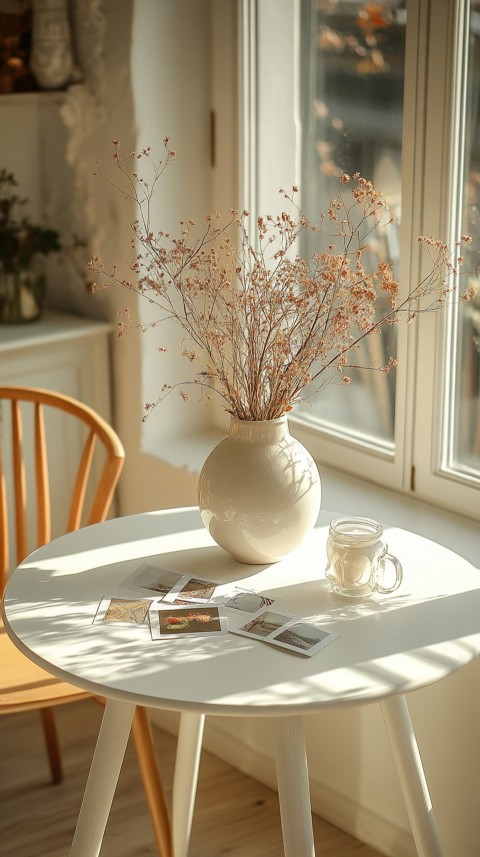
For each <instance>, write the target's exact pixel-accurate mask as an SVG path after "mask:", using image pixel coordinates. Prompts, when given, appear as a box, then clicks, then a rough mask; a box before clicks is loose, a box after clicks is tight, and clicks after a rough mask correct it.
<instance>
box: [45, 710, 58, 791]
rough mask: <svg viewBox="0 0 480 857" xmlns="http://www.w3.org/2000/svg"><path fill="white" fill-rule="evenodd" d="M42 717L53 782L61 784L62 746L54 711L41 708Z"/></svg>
mask: <svg viewBox="0 0 480 857" xmlns="http://www.w3.org/2000/svg"><path fill="white" fill-rule="evenodd" d="M40 717H41V719H42V726H43V734H44V737H45V744H46V747H47V753H48V761H49V763H50V771H51V774H52V782H53V783H55V784H57V783H61V782H62V780H63V770H62V760H61V758H60V745H59V743H58V735H57V727H56V725H55V718H54V716H53V711H52V709H51V708H41V709H40Z"/></svg>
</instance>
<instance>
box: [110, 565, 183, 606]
mask: <svg viewBox="0 0 480 857" xmlns="http://www.w3.org/2000/svg"><path fill="white" fill-rule="evenodd" d="M184 578H185V575H184V574H181V573H180V572H178V571H169V570H168V569H167V568H162V567H161V566H159V565H152V564H149V563H146V564H145V565H141V566H140V567H139V568H137V569H136V570H135V571H134V572H133V574H131V575H130V576H129V577H127V578H126V579H125V580H123V581H122V583H121V584H120V586H122V587H124V588H126V589H144V590H147V591H149V592H155V594H156V597H157V598H164V597H165V595H167V594H168V593H169V592H171V590H172V589H173V588H174V587H175V586H177V587H178V585H179V584H180V581H181V580H184Z"/></svg>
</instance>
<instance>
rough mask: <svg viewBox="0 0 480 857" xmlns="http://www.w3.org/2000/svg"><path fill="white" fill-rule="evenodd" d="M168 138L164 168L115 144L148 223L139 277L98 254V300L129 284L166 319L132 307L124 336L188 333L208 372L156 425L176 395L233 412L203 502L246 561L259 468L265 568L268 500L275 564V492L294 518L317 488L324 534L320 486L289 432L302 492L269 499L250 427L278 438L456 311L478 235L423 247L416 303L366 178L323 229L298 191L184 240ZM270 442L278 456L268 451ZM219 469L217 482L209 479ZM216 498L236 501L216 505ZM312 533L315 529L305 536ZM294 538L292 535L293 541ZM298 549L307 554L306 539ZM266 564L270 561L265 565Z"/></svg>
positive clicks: (289, 458) (288, 460)
mask: <svg viewBox="0 0 480 857" xmlns="http://www.w3.org/2000/svg"><path fill="white" fill-rule="evenodd" d="M163 143H164V149H165V156H164V158H163V160H161V161H159V162H156V161H154V160H153V159H152V157H151V152H150V148H146V149H143V150H142V151H141V152H138V153H136V152H130V153H129V154H128V155H126V156H122V153H121V151H120V145H119V142H118V140H114V141H113V144H114V153H113V160H114V165H115V167H116V168H117V170H118V172H119V177H120V178H119V185H118V184H116V183H115V182H114V181H112V179H111V178H110V177H107V176H105V175H104V173H103V172H100V173H99V175H100V176H102V177H103V178H104V179H106V180H107V181H108V183H109V185H111V186H112V185H113V187H115V188H116V189H117V190H119V191H121V192H122V194H123V195H124V197H125V198H127V199H128V200H129V201H133V202H135V203H136V205H137V207H138V219H137V220H135V221H134V223H133V224H132V229H133V241H132V246H133V248H134V253H135V256H134V258H133V259H132V262H131V264H130V270H131V271H133V273H134V275H135V281H134V280H132V279H130V278H129V277H128V276H127V277H122V276H120V275H119V274H118V272H117V268H116V266H113V267H112V268H108V269H107V268H105V267H104V265H103V264H102V261H101V259H100V258H99V256H93V257H92V259H91V260H90V263H89V269H90V270H91V271H95V272H96V273H98V274H100V275H101V277H102V282H101V283H94V284H93V285H92V291H96V290H97V289H101V288H106V287H108V286H109V285H114V286H120V287H122V288H125V289H127V290H129V291H134V292H137V293H138V294H139V295H140V296H141V297H143V298H144V299H145V300H146V301H147V302H148V303H149V305H150V306H151V308H152V310H158V313H159V317H156V316H155V317H154V316H152V321H151V322H149V323H148V322H147V323H144V324H137V323H136V322H135V321H134V320H131V319H130V316H129V313H128V310H121V311H120V312H119V316H120V321H119V329H118V334H119V336H122V335H123V334H124V333H125V331H126V330H128V328H129V327H136V328H139V329H141V330H142V331H145V330H148V329H149V328H150V327H157V326H158V324H159V322H160V321H161V320H165V319H168V321H169V322H170V323H177V324H178V325H179V326H180V329H181V331H182V337H183V338H182V340H181V345H180V352H181V354H182V356H183V357H185V358H186V360H187V361H189V362H190V363H191V364H194V365H195V364H196V365H197V367H198V370H197V371H196V373H195V374H194V376H193V377H191V378H190V379H189V380H188V381H185V383H172V384H168V383H164V384H163V385H162V386H161V388H160V395H159V397H158V399H157V401H155V402H151V403H147V405H146V416H147V415H148V414H149V413H150V412H151V411H152V409H153V408H155V406H156V405H157V404H158V403H159V402H160V401H162V400H163V399H165V398H166V397H167V396H169V395H170V394H171V393H172V391H173V390H175V389H177V390H178V391H179V393H180V395H181V397H182V398H183V399H184V400H185V401H188V399H189V395H188V394H187V392H186V387H187V384H190V385H191V390H193V393H194V394H195V393H196V394H197V396H198V397H199V398H200V399H201V400H202V399H203V400H205V399H210V398H211V397H212V395H214V394H216V395H218V396H220V398H221V400H222V401H223V405H224V408H225V410H226V411H227V413H229V414H230V415H231V417H233V420H232V432H231V436H230V438H229V440H228V441H224V442H223V445H222V443H221V444H220V446H219V447H217V450H216V451H215V452H214V453H213V454H212V461H211V462H210V463H209V465H208V467H207V472H206V475H205V473H204V474H202V477H201V479H200V485H199V505H200V506H201V507H202V508H203V516H204V520H205V521H206V523H207V526H208V527H209V529H210V532H211V535H212V536H213V538H214V539H217V538H218V540H219V543H222V542H221V540H225V539H226V538H227V537H226V536H225V533H226V532H227V531H228V530H229V531H230V532H229V535H228V545H229V546H228V547H227V550H230V551H231V552H232V553H233V555H234V556H238V557H240V551H239V548H238V544H237V543H236V542H235V538H234V537H233V535H232V533H233V529H234V524H233V523H231V522H235V526H236V525H237V524H238V530H239V531H240V530H241V528H242V520H241V519H242V517H243V519H245V518H246V515H247V505H246V500H245V499H244V498H245V497H246V494H247V491H246V487H245V483H246V481H247V473H250V474H251V476H249V477H248V481H250V480H252V485H253V484H255V486H256V487H255V489H253V488H252V493H253V494H255V493H256V494H257V499H258V503H257V504H256V507H255V504H254V503H253V500H250V501H249V502H250V503H251V504H252V508H253V512H252V515H253V518H254V519H255V520H256V521H257V524H253V525H252V524H251V523H249V524H248V525H247V526H246V527H245V529H244V534H243V537H242V538H243V543H244V546H245V549H246V543H247V542H248V541H249V540H250V541H251V542H252V544H253V549H252V551H250V552H249V553H248V556H249V557H250V559H249V560H248V561H250V562H251V561H254V562H255V561H257V562H263V561H267V560H266V559H260V555H261V545H260V542H261V535H260V530H259V527H260V524H259V523H258V522H259V520H260V516H261V510H260V511H259V504H261V503H262V502H263V503H264V506H265V510H264V511H265V519H266V524H265V530H264V533H263V538H264V539H265V543H267V542H270V543H269V545H268V549H267V550H266V551H265V553H264V556H265V557H267V556H268V557H271V551H272V542H273V540H274V539H273V538H270V536H271V534H272V532H273V529H272V528H274V527H275V526H277V537H278V539H279V542H280V541H281V536H280V531H281V529H282V526H283V527H285V530H288V528H289V527H290V526H291V524H289V523H287V516H286V515H285V517H284V521H283V525H282V523H281V522H280V520H278V521H277V520H276V518H275V512H273V513H272V510H271V505H270V501H271V500H272V499H273V500H276V498H275V497H270V496H268V495H269V494H270V493H274V492H278V493H281V492H282V491H283V492H284V493H285V496H284V497H283V498H282V502H285V503H286V501H287V498H289V499H290V501H291V504H292V506H293V507H295V506H296V505H297V510H296V509H295V508H294V509H293V511H292V515H293V518H295V515H296V514H297V511H299V510H300V506H301V504H300V498H301V496H302V487H303V489H305V487H306V486H307V485H310V483H311V482H314V483H315V485H316V487H315V488H312V489H311V493H312V498H311V499H312V504H313V505H314V506H315V508H316V511H315V514H314V513H313V512H310V513H306V517H305V520H307V518H309V519H310V525H311V526H313V525H314V523H315V520H316V517H317V511H318V502H319V494H320V486H319V483H317V481H316V480H317V476H314V475H313V471H312V465H311V462H310V461H309V460H308V459H306V461H305V471H304V473H303V474H302V473H301V471H300V463H299V459H298V463H297V458H296V456H297V452H296V451H295V452H294V451H289V452H287V444H288V441H287V436H286V435H285V437H284V438H283V439H282V440H281V441H280V440H279V441H278V443H277V444H273V448H274V449H275V458H276V459H277V463H279V462H281V466H283V469H284V471H285V473H284V477H285V478H286V480H287V484H288V478H289V477H291V476H292V473H290V474H289V473H288V471H289V470H290V471H293V479H292V481H291V482H290V487H289V488H283V489H282V488H280V480H279V477H278V475H277V477H273V476H269V477H268V479H267V476H266V475H264V477H263V478H264V479H265V480H267V482H268V486H269V488H268V492H267V491H263V490H261V488H260V482H261V480H258V472H259V470H260V463H257V466H256V467H255V466H254V467H251V463H252V461H253V459H254V457H255V456H256V455H257V454H260V453H257V452H255V449H256V448H257V446H256V445H255V444H254V443H253V442H252V441H247V440H246V437H247V436H248V435H249V432H251V436H252V437H253V430H252V428H251V426H252V424H253V423H257V424H259V426H260V427H259V429H258V432H259V434H262V433H264V435H265V436H268V434H269V431H271V427H272V426H275V430H278V431H280V427H282V426H283V428H284V429H285V430H286V417H285V415H286V414H287V413H288V412H289V411H290V410H291V409H292V407H293V406H294V405H295V403H297V402H300V401H302V400H305V399H308V398H310V397H311V396H313V395H314V394H315V393H316V392H318V391H319V390H321V389H322V388H323V387H324V386H325V385H326V384H328V383H329V382H331V381H333V380H334V379H335V378H336V379H337V381H338V382H339V383H343V384H348V383H350V378H349V376H348V374H347V373H348V369H349V368H353V367H355V368H360V367H359V366H358V362H357V361H356V360H355V356H354V355H355V352H356V350H358V347H359V345H360V343H362V341H363V340H364V339H365V337H367V336H371V335H373V334H378V333H380V332H381V331H382V330H383V329H384V328H385V327H386V326H387V325H391V324H396V322H397V321H398V319H399V318H401V317H402V316H403V317H405V318H406V319H407V320H408V321H411V320H413V319H414V318H415V317H416V315H417V314H418V312H420V311H428V310H433V309H437V308H439V307H441V306H443V305H444V304H445V302H446V300H447V296H448V295H449V294H450V293H451V292H452V291H453V290H454V289H455V288H456V282H457V277H458V266H459V264H460V263H461V255H460V244H461V242H462V241H464V240H465V241H469V240H471V239H469V238H468V236H464V237H462V239H461V240H460V241H457V242H455V244H454V246H453V248H449V247H448V246H447V245H446V244H445V243H444V242H442V241H440V240H437V239H433V238H420V239H419V240H420V242H421V243H422V244H423V246H424V247H425V248H426V250H427V252H428V254H429V256H430V260H431V270H430V273H429V274H427V275H426V276H425V277H424V278H423V279H422V280H421V282H420V283H419V284H418V285H416V286H415V287H414V288H412V289H411V290H410V291H409V293H408V294H407V295H406V296H399V284H398V283H397V281H396V279H395V276H394V273H393V269H392V265H391V264H390V263H389V262H386V261H383V260H378V259H377V258H376V257H375V254H374V253H372V252H370V249H371V248H370V246H369V241H370V237H371V236H372V235H373V234H374V233H375V231H376V230H380V229H383V228H388V225H389V224H390V223H391V222H392V218H391V217H390V214H389V213H388V211H387V206H386V203H385V200H384V198H383V196H382V194H381V193H380V192H379V191H377V190H375V188H374V187H373V185H372V183H371V182H370V181H368V180H367V179H365V178H363V177H362V176H360V175H359V174H356V175H354V176H353V177H350V176H347V175H344V176H342V177H341V179H340V180H339V193H338V198H337V199H333V200H331V202H330V206H329V208H328V210H327V212H326V213H325V215H324V217H323V218H322V223H321V225H320V227H317V226H316V225H314V224H312V223H310V222H309V220H308V219H307V217H306V216H305V215H304V214H303V213H302V212H301V211H300V209H299V208H298V205H297V203H296V197H297V193H298V188H296V187H293V188H292V191H291V192H288V193H287V192H285V191H280V194H281V197H282V206H284V207H285V208H284V210H282V211H281V213H280V214H277V215H276V216H273V215H270V214H269V215H266V216H264V217H259V218H258V219H257V222H256V225H255V226H253V225H250V221H249V214H248V212H247V211H243V212H242V213H241V214H240V213H238V212H237V211H235V210H232V211H231V212H230V215H229V216H228V217H227V219H226V221H221V219H220V216H219V215H218V214H217V213H216V212H215V213H214V214H213V215H211V216H208V217H207V218H206V220H205V222H204V224H203V225H202V226H200V227H196V226H195V223H194V221H191V220H185V221H183V222H182V223H181V228H180V232H179V234H178V235H175V236H171V235H170V234H169V233H166V232H164V231H158V229H154V227H153V224H152V211H153V206H152V197H153V194H154V190H155V187H156V186H157V183H158V181H159V179H160V177H161V175H162V173H163V172H164V170H165V169H166V168H167V167H168V165H169V164H170V163H171V161H172V159H173V158H174V156H175V152H174V151H173V150H172V149H171V148H170V144H169V140H168V137H166V138H165V139H164V141H163ZM142 161H143V163H145V162H146V164H147V169H148V170H151V174H150V177H146V176H145V175H144V174H143V172H142ZM129 165H130V166H129ZM286 208H288V211H287V210H285V209H286ZM289 212H291V213H289ZM310 230H311V231H314V232H316V233H318V237H319V250H318V252H316V253H314V254H313V256H312V258H310V259H304V258H302V257H301V256H299V255H298V248H299V246H300V240H301V237H302V233H305V232H307V231H310ZM322 240H323V244H321V241H322ZM130 277H131V274H130ZM471 297H472V290H467V291H466V292H464V294H463V295H462V298H463V299H470V298H471ZM419 306H420V309H419ZM158 351H160V352H166V351H167V348H166V347H165V346H164V345H161V346H160V347H159V348H158ZM395 364H396V361H395V359H394V358H393V357H390V358H389V359H388V360H387V362H386V363H385V365H383V366H380V365H376V364H373V365H367V366H363V367H362V368H365V369H371V370H373V371H377V372H389V371H390V370H391V369H392V368H393V367H394V366H395ZM146 416H145V417H144V419H145V418H146ZM278 420H280V422H279V423H277V421H278ZM242 423H245V426H243V427H242V425H241V424H242ZM262 424H263V427H261V426H262ZM263 446H264V453H265V458H266V457H267V453H266V452H265V448H266V446H267V444H266V443H264V444H263ZM232 448H234V449H236V450H237V451H236V452H235V453H234V454H233V459H235V457H237V459H238V460H236V461H235V460H233V461H232V460H231V458H230V450H231V449H232ZM282 448H283V449H284V450H285V454H284V456H283V458H282V456H281V454H280V450H281V449H282ZM262 454H263V453H262ZM224 457H225V458H224ZM227 458H228V462H229V463H228V466H227V463H226V462H227ZM242 459H243V460H242ZM223 461H224V464H222V462H223ZM258 461H259V460H258ZM293 461H295V466H294V467H292V463H293ZM212 462H213V463H212ZM222 467H224V474H225V475H224V481H223V483H222V477H221V472H222ZM262 467H264V464H262ZM210 468H211V470H213V474H214V475H211V474H210V473H209V472H208V471H209V470H210ZM232 474H234V475H233V476H232ZM254 480H255V481H254ZM213 486H215V489H214V487H213ZM274 486H277V487H274ZM214 490H215V491H217V492H219V494H220V495H222V494H223V498H222V497H221V498H220V499H217V500H215V501H214V500H213V496H212V495H213V492H214ZM235 492H237V496H236V497H235ZM267 506H268V508H267ZM217 509H218V510H219V511H218V513H217V511H216V510H217ZM282 514H283V512H282ZM255 527H257V529H256V532H255ZM307 529H308V527H306V526H305V527H304V531H303V532H304V534H305V533H306V531H307ZM237 534H238V533H237ZM288 539H289V536H288V533H286V535H285V544H286V545H287V546H288V544H289V541H288ZM291 545H292V546H295V540H294V539H293V538H292V542H291ZM290 549H291V548H290ZM256 551H258V554H257V553H256ZM280 552H281V551H280V549H279V551H278V554H280ZM243 555H244V556H245V555H246V554H245V553H244V554H243ZM255 555H257V560H255V559H253V560H252V558H251V557H252V556H255ZM276 558H277V559H280V558H281V557H280V555H278V556H276Z"/></svg>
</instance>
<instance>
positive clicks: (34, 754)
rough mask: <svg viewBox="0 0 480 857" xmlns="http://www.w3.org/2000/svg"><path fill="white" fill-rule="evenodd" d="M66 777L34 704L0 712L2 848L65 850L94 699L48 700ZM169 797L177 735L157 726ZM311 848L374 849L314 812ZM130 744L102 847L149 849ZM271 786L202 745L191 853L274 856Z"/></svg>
mask: <svg viewBox="0 0 480 857" xmlns="http://www.w3.org/2000/svg"><path fill="white" fill-rule="evenodd" d="M56 715H57V724H58V728H59V733H60V740H61V743H62V748H63V761H64V767H65V779H64V782H63V783H62V784H61V785H57V786H52V785H50V783H49V776H48V770H47V764H46V760H45V754H44V749H43V739H42V735H41V730H40V728H39V723H38V722H37V714H36V713H35V712H29V713H26V714H15V715H8V716H4V717H1V718H0V854H1V855H4V857H68V853H69V848H70V843H71V840H72V836H73V832H74V826H75V822H76V818H77V814H78V810H79V807H80V802H81V797H82V794H83V788H84V785H85V781H86V778H87V774H88V769H89V766H90V761H91V757H92V754H93V749H94V745H95V740H96V736H97V734H98V729H99V725H100V720H101V716H102V709H101V708H100V706H98V705H96V703H94V702H93V701H90V700H87V701H85V702H80V703H74V704H71V705H65V706H63V707H62V708H57V709H56ZM155 744H156V747H157V755H158V759H159V761H161V767H162V776H163V779H164V783H165V790H166V794H167V800H168V802H169V805H170V797H171V783H172V775H173V766H174V758H175V740H174V739H173V738H172V737H171V736H170V735H168V734H167V733H165V732H163V731H161V730H159V729H155ZM314 830H315V843H316V848H317V853H318V857H379V855H378V852H376V851H374V849H373V848H370V847H369V846H366V845H362V844H361V843H360V842H357V841H356V840H355V839H352V838H351V837H350V836H348V835H346V834H345V833H342V832H341V831H339V830H337V829H336V828H334V827H332V826H331V825H330V824H327V823H326V822H324V821H322V820H321V819H319V818H317V817H315V818H314ZM156 853H157V852H156V850H155V846H154V842H153V836H152V833H151V828H150V822H149V816H148V812H147V810H146V806H145V802H144V797H143V791H142V783H141V779H140V777H139V773H138V769H137V765H136V759H135V753H134V750H133V748H132V746H131V744H130V743H129V746H128V749H127V754H126V757H125V761H124V765H123V768H122V772H121V775H120V780H119V784H118V788H117V792H116V795H115V799H114V803H113V807H112V812H111V814H110V818H109V821H108V825H107V830H106V834H105V839H104V843H103V846H102V850H101V857H156ZM281 855H283V848H282V838H281V829H280V817H279V811H278V800H277V794H276V793H275V792H273V791H271V790H270V789H268V788H266V787H265V786H262V785H261V784H259V783H257V782H256V781H255V780H252V779H250V778H249V777H246V776H244V775H243V774H240V773H238V771H236V770H235V769H233V768H231V767H229V766H228V765H226V764H225V763H224V762H221V761H219V760H218V759H216V758H215V757H214V756H212V755H211V754H209V753H206V752H204V753H203V754H202V762H201V768H200V780H199V789H198V797H197V804H196V808H195V817H194V825H193V831H192V840H191V847H190V855H189V857H281Z"/></svg>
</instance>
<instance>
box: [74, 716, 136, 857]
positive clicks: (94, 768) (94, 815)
mask: <svg viewBox="0 0 480 857" xmlns="http://www.w3.org/2000/svg"><path fill="white" fill-rule="evenodd" d="M134 713H135V705H133V704H132V703H130V702H118V701H116V700H114V699H109V700H108V702H107V704H106V706H105V711H104V714H103V719H102V725H101V727H100V732H99V735H98V740H97V745H96V747H95V752H94V754H93V759H92V764H91V766H90V773H89V775H88V780H87V785H86V786H85V793H84V796H83V801H82V806H81V808H80V814H79V816H78V821H77V827H76V830H75V835H74V837H73V842H72V847H71V850H70V857H98V855H99V853H100V848H101V847H102V840H103V835H104V833H105V827H106V825H107V821H108V815H109V812H110V808H111V806H112V801H113V796H114V794H115V788H116V785H117V782H118V777H119V774H120V769H121V767H122V762H123V757H124V755H125V749H126V746H127V742H128V736H129V734H130V727H131V725H132V719H133V715H134Z"/></svg>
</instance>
